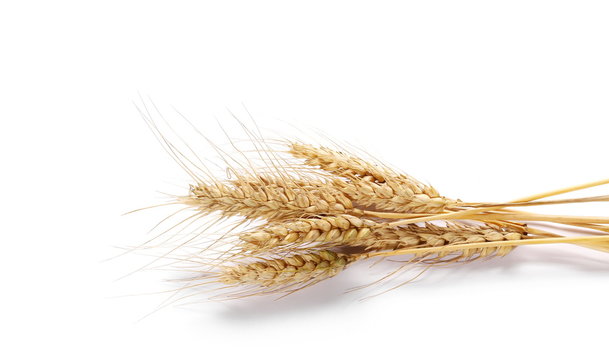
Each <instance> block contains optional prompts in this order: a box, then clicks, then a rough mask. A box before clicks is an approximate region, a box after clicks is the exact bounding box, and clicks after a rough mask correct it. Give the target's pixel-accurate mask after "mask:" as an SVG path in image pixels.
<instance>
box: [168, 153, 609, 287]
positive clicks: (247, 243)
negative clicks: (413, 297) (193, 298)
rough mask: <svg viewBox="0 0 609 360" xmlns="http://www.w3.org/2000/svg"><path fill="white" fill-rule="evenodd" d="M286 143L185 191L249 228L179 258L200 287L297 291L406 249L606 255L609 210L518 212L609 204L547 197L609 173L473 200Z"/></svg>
mask: <svg viewBox="0 0 609 360" xmlns="http://www.w3.org/2000/svg"><path fill="white" fill-rule="evenodd" d="M283 144H284V145H285V149H284V151H283V152H276V151H272V152H271V151H270V150H268V152H269V154H268V156H267V157H268V159H269V161H268V163H270V166H268V167H267V168H266V169H262V170H257V169H255V168H252V169H247V171H235V170H234V169H231V170H232V174H233V176H232V178H231V179H230V180H226V181H222V180H217V179H215V178H211V177H210V176H198V175H196V176H193V178H194V179H195V180H196V181H195V183H193V184H192V185H191V186H190V192H189V194H187V195H185V196H180V197H178V199H177V202H178V203H179V204H182V205H184V206H186V207H187V208H188V209H191V210H193V211H194V214H195V215H194V216H193V218H194V219H195V220H198V219H199V218H201V217H211V218H213V219H216V221H222V220H225V219H228V218H231V219H233V218H234V219H237V222H238V224H239V225H242V227H243V226H245V230H240V231H239V232H238V233H236V234H235V233H232V232H230V231H229V232H227V233H226V234H223V235H222V236H220V237H219V238H218V239H216V240H214V241H212V244H211V245H209V246H207V247H205V248H202V249H201V248H199V249H200V251H198V252H196V253H195V254H192V255H190V256H188V257H187V258H182V259H181V261H182V262H185V263H190V264H194V265H193V266H194V270H193V271H194V272H195V273H197V271H199V268H198V267H199V266H200V267H201V269H200V276H195V277H193V278H190V280H191V281H194V286H198V285H199V284H201V285H203V284H208V283H215V284H220V285H222V286H221V289H228V292H225V293H224V294H223V295H226V296H227V297H244V296H250V295H262V294H290V293H292V292H294V291H297V290H300V289H303V288H305V287H307V286H310V285H312V284H315V283H317V282H319V281H322V280H324V279H327V278H330V277H332V276H335V275H336V274H338V273H340V272H341V271H343V270H345V269H346V268H347V267H348V266H349V265H351V264H352V263H354V262H357V261H362V260H365V259H369V258H385V257H389V256H402V259H403V257H404V256H406V260H405V261H406V262H407V264H411V265H413V266H415V265H420V264H424V265H425V266H433V265H439V264H447V263H457V262H468V261H473V260H476V259H481V258H488V257H492V256H503V255H506V254H508V253H509V252H510V251H512V250H513V249H514V248H515V247H517V246H523V245H533V244H552V243H569V244H574V245H579V246H585V247H588V248H592V249H595V250H599V251H605V252H609V235H608V234H607V233H608V232H609V227H608V226H607V225H606V224H608V223H609V218H606V217H593V216H589V217H584V216H555V215H545V214H535V213H530V212H524V211H519V210H515V208H518V207H530V206H536V205H557V204H567V203H575V202H580V203H581V202H592V201H607V200H608V199H607V197H606V196H598V197H588V198H571V199H562V200H548V198H551V197H553V196H556V195H560V194H564V193H569V192H572V191H576V190H581V189H585V188H591V187H595V186H599V185H603V184H607V183H609V179H608V180H603V181H598V182H594V183H589V184H583V185H580V186H575V187H570V188H565V189H560V190H556V191H550V192H546V193H543V194H539V195H533V196H529V197H526V198H522V199H517V200H515V201H511V202H507V203H472V202H464V201H461V200H457V199H452V198H448V197H444V196H442V195H440V193H439V192H438V191H437V190H436V189H434V188H433V187H432V186H430V185H427V184H423V183H421V182H420V181H417V180H416V179H415V178H413V177H411V176H408V175H405V174H402V173H399V172H397V171H395V170H392V169H391V168H389V167H387V166H384V165H382V164H379V163H377V162H373V161H367V160H364V159H362V158H360V157H358V156H355V155H353V154H350V153H348V152H346V151H337V150H333V149H330V148H327V147H320V146H313V145H309V144H304V143H299V142H284V143H283ZM260 152H263V150H261V151H260ZM173 154H174V155H175V157H176V158H179V156H178V155H176V153H175V152H173ZM181 162H182V164H185V161H181ZM199 169H200V168H199ZM189 170H190V171H189V173H190V174H191V175H195V174H196V171H194V170H192V169H189ZM202 179H208V180H202ZM530 222H536V223H538V222H541V224H542V225H543V222H550V223H555V224H560V225H568V226H570V228H571V229H578V230H581V231H582V233H584V232H585V233H586V235H585V236H578V237H566V236H561V235H559V234H555V233H551V232H548V231H544V230H542V228H538V227H535V226H533V225H532V224H530ZM250 224H251V225H250ZM248 225H249V226H248ZM542 227H543V226H542ZM591 234H592V235H591ZM195 235H196V234H195ZM222 246H223V247H222ZM218 249H222V250H218ZM178 260H180V259H178ZM203 268H204V269H203ZM191 269H193V267H191ZM189 286H193V285H189Z"/></svg>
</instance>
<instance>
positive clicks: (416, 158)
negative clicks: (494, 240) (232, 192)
mask: <svg viewBox="0 0 609 360" xmlns="http://www.w3.org/2000/svg"><path fill="white" fill-rule="evenodd" d="M608 18H609V5H608V4H607V2H605V1H538V0H526V1H394V2H391V1H368V2H363V1H328V0H325V1H312V0H309V1H303V2H292V1H216V2H211V1H192V2H188V1H166V2H161V1H139V2H138V1H124V0H123V1H100V2H91V1H3V2H2V4H1V5H0V122H1V128H0V150H1V154H2V155H1V156H2V175H1V177H0V182H1V184H2V186H1V187H0V189H1V190H0V191H1V192H2V197H1V198H0V199H2V207H1V208H0V209H1V210H0V211H2V217H1V222H2V226H1V227H0V229H1V231H2V236H1V240H2V247H1V248H0V250H1V251H0V277H1V287H0V289H1V290H0V292H1V296H0V304H1V306H0V331H1V332H2V334H1V335H0V338H1V339H2V340H1V343H2V345H1V347H0V353H1V354H2V356H1V357H2V358H5V359H21V358H30V359H33V358H65V359H93V358H94V359H102V358H103V359H140V358H142V359H157V358H158V359H161V358H162V359H186V358H204V359H205V358H210V359H211V358H229V357H230V358H244V359H245V358H247V359H252V358H255V359H257V358H263V357H264V358H269V357H270V358H273V357H283V358H290V359H300V358H303V359H304V358H315V357H323V358H328V359H329V358H353V357H357V358H378V359H383V358H415V357H416V358H469V359H473V358H506V359H507V358H531V357H540V358H582V359H583V358H585V359H593V358H606V356H607V354H606V349H607V347H606V341H607V333H606V326H607V321H608V320H609V315H608V313H607V304H608V301H609V282H608V280H609V255H607V254H600V253H595V252H593V251H588V250H585V249H578V248H576V247H573V246H567V245H565V246H547V247H530V248H520V249H517V250H516V251H515V252H514V253H512V254H510V255H509V256H508V257H506V258H503V259H493V260H491V261H487V262H482V263H479V264H471V265H464V266H462V267H456V268H455V267H453V268H448V269H436V270H433V271H432V272H429V273H428V274H427V275H426V276H424V277H423V278H421V279H419V280H418V281H417V282H415V283H413V284H409V285H408V286H405V287H402V288H400V289H397V290H395V291H393V292H390V293H388V294H385V295H383V296H380V297H376V298H374V299H372V300H369V301H359V299H360V298H361V297H363V296H364V295H366V293H363V294H358V293H350V294H347V295H342V292H343V291H344V290H346V289H348V288H349V287H351V286H354V285H358V284H362V283H365V282H366V281H369V280H370V276H371V275H370V273H371V272H373V273H374V271H376V270H375V269H374V268H373V269H369V268H368V266H367V265H363V266H354V267H353V268H351V269H349V270H348V271H347V272H345V273H343V274H341V275H340V276H338V277H336V278H334V279H332V280H330V281H328V282H326V283H324V284H320V285H319V286H318V287H316V288H312V289H309V290H307V291H303V292H301V293H299V294H296V295H294V296H292V297H288V298H286V299H284V300H281V301H272V299H250V300H247V301H237V302H228V303H201V304H196V305H189V306H170V307H167V308H165V309H163V310H161V311H158V312H156V313H154V314H153V315H151V316H149V317H147V318H145V319H144V320H141V321H138V320H139V319H140V318H141V317H142V316H144V315H145V314H147V313H149V312H150V311H152V310H154V309H155V307H156V306H157V305H158V304H159V302H160V301H162V300H163V297H158V296H136V297H119V298H117V297H116V296H117V295H124V294H131V293H138V292H145V291H156V290H161V289H165V288H166V285H165V284H163V282H162V279H164V278H165V276H164V274H163V273H162V272H153V273H152V274H148V275H147V276H145V277H144V278H143V279H142V280H141V282H138V281H137V280H136V281H134V280H133V279H131V278H127V280H124V281H116V282H115V281H114V279H116V278H118V277H120V276H121V275H124V274H126V273H128V272H129V271H131V270H133V269H134V268H136V267H137V265H138V264H139V261H140V260H139V259H136V258H133V257H122V258H119V259H117V260H115V261H109V262H103V260H104V259H106V258H108V257H110V256H112V255H113V254H116V249H114V248H113V246H119V247H120V246H126V245H134V244H137V243H139V242H142V241H144V240H145V239H146V238H147V234H146V232H147V230H149V229H150V227H152V226H153V225H154V224H155V223H156V222H157V221H158V220H159V219H160V218H162V215H163V212H162V211H160V212H154V211H151V212H149V213H147V212H144V213H141V214H138V215H132V216H122V217H121V216H120V215H121V214H122V213H124V212H126V211H129V210H132V209H135V208H138V207H141V206H146V205H150V204H152V203H155V202H158V201H159V199H161V197H160V196H159V194H158V193H157V192H156V191H170V190H174V189H175V186H174V185H173V184H179V185H183V186H184V187H185V186H186V185H187V180H188V179H187V177H186V176H185V175H184V174H183V173H182V172H181V170H180V169H179V168H178V167H177V166H176V165H175V164H174V163H172V161H171V160H170V159H169V157H168V156H167V155H166V154H165V153H164V152H163V151H162V150H161V148H160V146H159V145H158V144H157V143H156V142H155V140H154V138H153V137H152V135H151V133H150V132H149V131H148V129H147V128H146V126H145V124H144V122H143V121H141V118H140V117H139V115H138V113H137V111H136V110H135V107H134V106H133V102H138V101H139V98H138V96H139V95H138V92H139V93H141V94H143V95H144V96H145V97H146V96H150V97H152V98H153V99H154V101H155V103H157V104H159V105H160V106H162V107H164V108H165V109H166V111H167V114H169V116H168V118H169V119H170V121H171V119H172V118H176V117H175V113H174V112H173V110H171V106H175V107H176V108H177V109H179V110H180V111H181V112H183V113H185V114H186V115H187V116H188V117H189V119H191V120H192V121H193V122H195V123H196V124H197V126H198V127H199V128H201V129H203V131H205V132H208V133H209V134H211V136H217V135H219V134H220V135H221V132H220V131H219V130H218V125H217V123H216V117H217V118H218V119H219V120H220V122H229V121H230V120H231V119H230V116H227V112H226V109H225V108H226V107H228V108H229V109H237V111H239V109H241V103H245V105H246V106H247V107H248V108H249V109H250V110H251V111H252V114H253V115H254V117H255V118H256V121H257V123H258V124H259V125H260V126H261V127H264V128H266V129H271V130H272V129H273V128H274V126H275V124H277V123H279V122H281V123H283V122H287V123H291V124H295V125H297V126H298V127H299V128H303V129H320V130H322V131H323V132H324V133H325V134H327V135H328V136H331V137H333V138H336V139H339V140H341V141H345V142H348V143H350V144H353V145H356V146H359V147H361V148H364V149H366V150H367V151H368V152H370V153H372V154H374V155H376V156H378V157H379V158H382V159H385V160H386V161H387V162H388V163H391V164H396V165H398V166H399V167H400V168H401V169H404V170H406V171H408V172H409V173H411V174H413V175H415V176H417V177H419V178H420V179H421V180H423V181H429V182H431V183H433V185H434V186H435V187H436V188H438V189H439V190H440V191H441V192H442V193H443V194H445V195H447V196H451V197H458V198H461V199H467V200H471V201H476V200H487V201H504V200H510V199H513V198H517V197H522V196H525V195H528V194H532V193H537V192H541V191H545V190H550V189H554V188H560V187H563V186H569V185H574V184H578V183H583V182H588V181H593V180H598V179H602V178H606V177H608V174H609V172H608V170H607V155H608V152H609V151H608V149H609V147H608V144H607V139H608V136H607V134H608V133H607V130H608V126H607V122H608V121H609V106H608V99H609V85H608V84H609V66H607V64H609V42H608V40H609V21H607V19H608ZM286 135H288V136H289V135H290V134H289V133H288V134H286ZM296 135H298V134H296ZM607 190H608V189H607V188H606V187H605V188H599V189H597V190H596V191H595V192H591V193H595V194H606V193H607ZM547 211H555V212H570V213H578V214H589V215H592V214H597V215H605V216H607V214H609V211H608V206H607V204H597V205H595V206H588V207H584V206H579V207H566V208H564V207H561V208H560V209H555V210H551V209H550V210H547ZM372 275H377V276H379V275H382V274H380V273H374V274H372Z"/></svg>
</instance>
